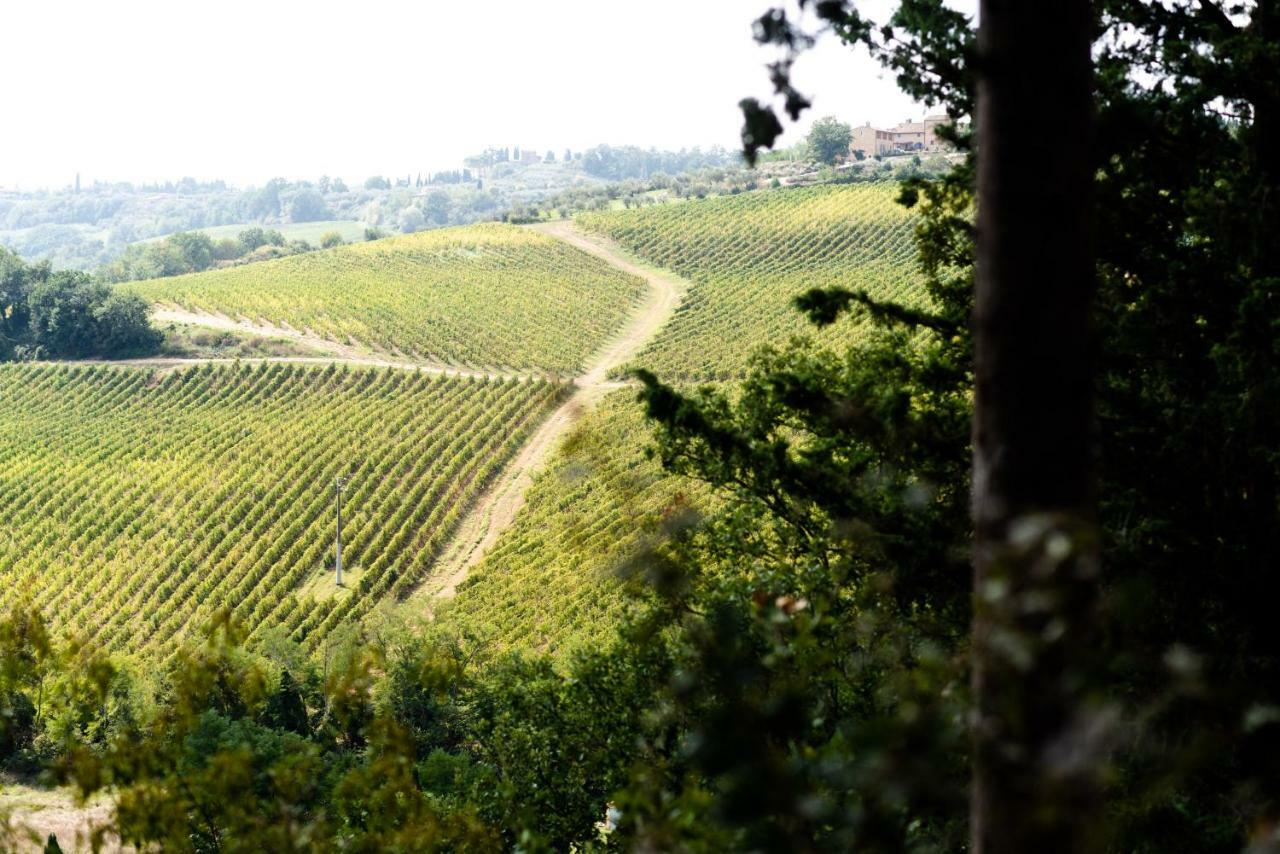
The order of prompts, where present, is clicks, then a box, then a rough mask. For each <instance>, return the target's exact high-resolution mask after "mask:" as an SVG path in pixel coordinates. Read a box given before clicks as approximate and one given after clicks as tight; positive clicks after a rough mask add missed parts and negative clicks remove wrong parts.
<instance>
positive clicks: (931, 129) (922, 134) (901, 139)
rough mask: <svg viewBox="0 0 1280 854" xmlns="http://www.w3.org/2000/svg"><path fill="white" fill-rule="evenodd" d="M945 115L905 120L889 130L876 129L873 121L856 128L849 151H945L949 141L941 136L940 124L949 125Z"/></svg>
mask: <svg viewBox="0 0 1280 854" xmlns="http://www.w3.org/2000/svg"><path fill="white" fill-rule="evenodd" d="M947 121H948V119H947V117H946V116H945V115H939V116H925V117H924V119H923V120H922V121H918V122H917V121H912V120H911V119H908V120H906V121H905V122H902V123H900V124H898V125H896V126H894V127H891V128H889V129H888V130H881V129H880V128H873V127H872V126H871V122H867V123H866V124H865V125H862V126H861V127H856V128H854V129H853V139H852V140H851V141H850V143H849V152H850V153H853V152H855V151H861V152H862V153H863V154H864V155H866V156H868V157H871V156H874V155H877V154H899V153H901V152H904V151H943V150H945V149H946V148H947V143H945V142H943V141H942V140H941V139H939V138H938V135H937V133H936V131H937V127H938V125H941V124H946V123H947Z"/></svg>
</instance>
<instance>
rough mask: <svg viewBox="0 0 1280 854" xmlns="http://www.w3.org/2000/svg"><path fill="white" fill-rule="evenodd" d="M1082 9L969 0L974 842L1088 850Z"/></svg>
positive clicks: (1088, 403) (1073, 0)
mask: <svg viewBox="0 0 1280 854" xmlns="http://www.w3.org/2000/svg"><path fill="white" fill-rule="evenodd" d="M1091 21H1092V17H1091V11H1090V4H1089V3H1088V2H1087V0H1044V2H1036V3H1029V2H1025V0H1021V1H1020V0H982V3H981V17H980V26H979V34H978V54H979V55H978V67H977V71H978V78H979V84H978V116H977V121H978V125H977V128H978V148H979V155H978V156H979V160H978V254H977V259H978V260H977V294H976V308H975V313H974V343H975V358H976V389H975V416H974V428H973V446H974V461H973V466H974V468H973V514H974V524H975V533H976V542H975V552H974V585H975V600H974V601H975V611H974V625H973V642H974V643H973V672H974V675H973V685H974V694H975V704H976V709H975V717H974V780H973V792H972V807H971V822H972V838H973V848H974V851H976V852H980V854H992V852H997V854H1004V852H1031V851H1034V852H1038V854H1044V852H1058V851H1062V852H1068V851H1070V852H1075V851H1086V850H1092V848H1093V846H1094V842H1095V840H1096V833H1097V830H1098V826H1099V820H1098V817H1099V795H1098V781H1097V766H1098V755H1099V752H1100V751H1099V747H1100V745H1099V741H1100V738H1099V736H1098V730H1099V726H1098V724H1099V723H1100V720H1101V719H1100V717H1099V716H1098V715H1097V714H1095V713H1094V711H1093V710H1092V709H1091V707H1090V704H1089V701H1090V697H1089V694H1088V685H1089V675H1088V671H1089V668H1088V661H1087V654H1088V651H1089V650H1090V649H1091V648H1092V644H1091V642H1090V641H1091V636H1092V633H1093V626H1094V619H1093V612H1094V609H1095V599H1096V587H1097V576H1098V554H1097V535H1096V521H1095V511H1094V502H1095V495H1094V490H1095V485H1094V484H1095V477H1094V466H1093V441H1092V431H1093V371H1094V369H1093V361H1094V360H1093V341H1092V337H1091V331H1090V305H1091V300H1092V294H1093V258H1092V253H1091V246H1090V243H1091V240H1090V223H1091V203H1092V199H1091V193H1090V187H1091V182H1092V175H1091V167H1090V138H1091V137H1090V134H1091V128H1092V115H1093V111H1092V65H1091V60H1090V34H1091Z"/></svg>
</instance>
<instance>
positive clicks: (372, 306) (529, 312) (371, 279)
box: [122, 224, 644, 374]
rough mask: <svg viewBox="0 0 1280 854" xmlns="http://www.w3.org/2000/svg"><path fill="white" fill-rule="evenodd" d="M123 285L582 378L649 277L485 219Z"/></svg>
mask: <svg viewBox="0 0 1280 854" xmlns="http://www.w3.org/2000/svg"><path fill="white" fill-rule="evenodd" d="M122 287H125V288H128V289H129V290H132V291H135V292H137V293H139V294H141V295H142V296H144V297H145V298H147V299H148V300H151V301H153V302H157V303H175V304H178V305H180V306H182V307H184V308H187V309H192V310H197V311H205V312H213V313H218V314H226V315H230V316H232V317H246V318H249V319H251V320H266V321H268V322H270V323H273V324H281V323H283V324H287V325H289V326H292V327H294V328H297V329H308V330H311V331H312V332H314V333H315V334H317V335H321V336H324V337H328V338H332V339H334V340H336V341H339V342H342V343H347V342H348V341H352V340H354V341H356V342H359V343H361V344H365V345H369V346H372V347H374V348H377V349H380V350H384V351H388V352H393V353H395V352H399V353H402V354H404V355H406V356H409V357H411V358H416V359H420V360H424V361H433V362H440V363H443V364H451V365H458V366H461V367H469V368H493V369H505V370H513V371H529V372H547V373H561V374H576V373H578V372H580V371H581V370H582V368H583V363H584V360H585V359H587V358H588V356H590V355H591V354H592V353H593V352H595V351H596V350H597V349H598V348H599V347H600V346H601V345H602V344H603V343H604V342H605V341H606V340H607V339H608V338H609V336H610V335H611V334H613V333H614V332H615V331H616V330H617V328H618V327H619V325H620V324H621V323H622V322H623V320H624V319H625V317H626V316H627V313H628V311H629V310H630V309H631V308H632V306H633V305H634V304H635V303H636V302H637V301H638V300H639V299H640V298H641V296H642V295H643V294H644V284H643V282H642V281H641V280H640V279H638V278H636V277H634V276H629V275H627V274H625V273H622V272H620V271H618V270H617V269H615V268H614V267H612V266H610V265H608V264H606V263H604V262H603V261H600V260H599V259H597V258H593V257H591V256H590V255H587V254H586V253H584V252H581V251H579V250H577V249H575V248H573V247H571V246H568V245H566V244H565V243H563V242H562V241H559V240H555V239H554V238H551V237H547V236H545V235H542V234H537V233H535V232H532V231H530V230H528V229H522V228H518V227H515V226H507V225H497V224H486V225H476V226H468V227H465V228H448V229H440V230H436V231H426V232H420V233H418V234H412V235H405V236H403V237H395V238H390V239H387V240H378V241H374V242H370V243H359V244H354V245H351V246H343V247H339V248H337V249H331V250H328V251H323V252H310V253H306V254H303V255H295V256H291V257H288V258H281V259H278V260H275V261H265V262H262V263H259V264H246V265H244V266H240V267H231V268H228V269H224V270H212V271H209V272H205V273H195V274H191V275H186V276H175V277H173V278H168V279H153V280H150V281H146V282H131V283H129V284H127V285H123V286H122Z"/></svg>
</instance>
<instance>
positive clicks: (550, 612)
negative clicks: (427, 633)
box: [436, 390, 705, 655]
mask: <svg viewBox="0 0 1280 854" xmlns="http://www.w3.org/2000/svg"><path fill="white" fill-rule="evenodd" d="M648 441H649V427H648V426H647V425H646V424H645V422H644V419H643V416H642V414H641V410H640V406H639V404H637V403H636V402H635V392H634V391H631V390H619V391H615V392H612V393H611V394H610V395H609V396H608V397H606V398H604V399H603V400H601V401H600V402H599V403H597V404H596V406H595V407H594V408H593V409H592V410H591V411H590V412H589V413H588V414H587V415H586V416H584V417H583V419H582V421H581V422H579V424H578V425H577V427H576V428H575V430H574V432H573V433H572V434H571V435H570V436H569V438H568V439H567V440H566V442H565V444H564V445H563V446H562V448H561V449H560V450H559V451H558V452H557V453H556V455H555V456H554V457H553V458H552V460H551V462H550V464H549V465H548V466H547V468H546V469H545V470H544V471H543V472H542V474H540V475H539V477H538V479H537V481H536V482H535V483H534V485H533V488H532V489H531V490H530V491H529V496H528V503H527V504H526V505H525V507H524V510H523V511H522V512H521V513H520V515H519V516H518V517H516V521H515V524H514V525H513V526H512V527H511V529H510V530H508V531H507V532H506V533H505V534H504V535H503V536H502V538H501V539H499V541H498V543H497V545H496V546H495V548H494V549H493V550H492V551H491V552H489V554H488V555H486V556H485V558H484V560H483V561H482V562H481V563H480V565H479V566H477V567H476V568H475V569H474V570H473V571H472V573H471V574H470V576H469V577H468V578H467V580H466V581H465V582H463V583H462V585H460V586H459V588H458V593H457V597H456V598H455V599H454V600H453V601H452V602H450V603H448V604H446V605H444V606H442V607H441V608H440V609H439V610H438V612H437V616H436V619H437V623H438V624H439V625H440V627H442V628H443V629H445V630H446V631H450V630H451V631H455V632H458V633H460V634H464V635H466V636H469V637H472V638H474V639H477V640H478V641H479V642H480V649H481V650H482V651H483V653H484V654H486V655H494V654H500V653H502V652H503V651H507V650H516V649H518V650H542V651H548V652H552V653H555V654H564V653H567V652H569V651H571V650H572V649H574V648H577V647H579V646H583V645H589V644H592V643H595V642H602V641H605V640H607V639H608V638H610V637H612V636H613V634H614V632H615V629H616V626H617V623H618V620H619V618H620V617H621V615H622V613H623V610H624V608H625V603H626V597H625V595H624V592H623V586H624V583H625V582H624V580H623V578H622V577H621V576H620V575H619V573H618V570H620V569H621V568H623V566H624V565H625V564H626V562H627V561H628V559H630V558H631V557H633V556H634V555H636V553H637V552H638V551H639V550H640V549H641V548H642V546H643V545H644V544H645V543H646V542H648V541H650V540H651V539H652V537H653V536H654V533H653V526H654V523H655V522H656V521H657V520H658V519H659V518H660V517H661V515H662V514H663V513H664V512H667V511H669V510H671V509H673V508H676V507H681V506H685V505H686V504H687V503H688V502H697V501H699V500H701V499H703V498H705V495H704V490H703V489H701V488H700V487H699V486H698V485H697V484H693V483H690V482H687V481H684V480H682V479H680V478H677V477H674V476H671V477H664V476H663V473H662V470H661V467H660V466H659V465H658V463H657V462H656V461H654V460H650V459H648V458H646V456H645V452H644V448H645V446H646V445H647V444H648ZM635 583H641V582H640V581H639V580H638V579H637V580H636V582H635Z"/></svg>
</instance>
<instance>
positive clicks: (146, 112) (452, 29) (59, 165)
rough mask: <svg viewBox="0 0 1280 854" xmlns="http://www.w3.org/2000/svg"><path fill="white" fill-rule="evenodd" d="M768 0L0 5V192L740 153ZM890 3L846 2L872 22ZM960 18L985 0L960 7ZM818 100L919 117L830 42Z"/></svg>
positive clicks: (821, 111)
mask: <svg viewBox="0 0 1280 854" xmlns="http://www.w3.org/2000/svg"><path fill="white" fill-rule="evenodd" d="M770 5H774V4H772V3H770V2H769V0H644V2H622V0H520V2H514V1H513V0H489V2H486V3H483V4H479V3H475V2H466V3H464V2H440V0H417V1H416V2H391V0H360V2H352V0H345V2H341V3H338V2H329V0H305V2H294V0H252V2H248V1H247V0H222V2H218V3H188V2H174V0H116V2H111V3H104V2H101V0H40V2H22V3H12V4H6V6H7V8H6V9H5V13H4V18H5V24H4V29H5V34H4V37H3V44H2V47H0V94H2V96H3V97H2V99H0V104H3V110H4V114H5V120H4V125H5V129H4V130H3V131H2V132H0V187H5V188H10V189H12V188H14V187H20V188H21V189H34V188H38V187H61V186H65V185H67V184H69V183H71V181H72V180H73V179H74V176H75V174H76V173H77V172H79V173H80V174H81V176H82V180H83V181H84V182H85V183H91V182H92V181H94V180H103V181H118V180H128V181H135V182H139V181H154V180H168V179H177V178H181V177H183V176H187V175H190V176H193V177H196V178H199V179H202V180H208V179H216V178H221V179H225V180H227V181H229V182H231V183H233V184H235V185H237V186H248V185H251V184H255V183H261V182H262V181H265V180H266V179H268V178H271V177H273V176H281V177H285V178H290V179H298V178H311V179H314V178H317V177H319V176H320V175H322V174H327V175H330V176H339V177H342V178H344V179H346V180H348V181H360V180H363V178H364V177H367V176H369V175H374V174H396V175H399V174H407V173H410V172H413V173H417V172H426V171H436V170H440V169H450V168H458V167H460V166H461V159H462V158H463V157H464V156H465V155H467V154H470V153H473V152H477V151H479V150H482V149H483V148H485V147H487V146H489V145H499V146H517V145H518V146H520V147H521V148H526V149H535V150H537V151H539V152H543V151H546V150H548V149H553V150H555V152H556V154H557V156H559V155H560V153H561V152H563V150H564V149H565V148H566V147H567V148H572V149H583V148H588V147H590V146H593V145H597V144H600V143H609V144H619V145H621V144H630V145H640V146H644V147H650V146H654V147H658V148H681V147H692V146H695V145H701V146H703V147H707V146H710V145H715V144H719V145H724V146H730V147H732V146H736V145H737V144H738V131H739V128H740V125H741V116H740V113H739V112H738V109H737V102H738V101H739V100H740V99H742V98H743V97H746V96H756V97H761V98H764V97H766V96H768V95H769V94H770V87H769V84H768V80H767V77H766V74H765V71H764V68H763V65H764V63H765V62H767V61H769V60H770V59H771V58H772V56H773V54H772V53H771V52H770V51H769V50H768V49H765V48H761V47H759V46H758V45H756V44H755V43H754V41H753V39H752V37H751V22H752V20H753V19H754V18H755V17H756V16H758V15H759V14H760V12H761V11H763V10H764V9H765V8H767V7H769V6H770ZM890 5H891V4H890V0H868V1H866V2H862V3H860V4H859V8H860V9H862V10H863V11H864V12H866V13H868V14H871V15H873V16H875V15H877V14H879V15H880V16H881V17H883V15H884V13H885V10H886V8H887V7H888V6H890ZM954 5H955V6H956V7H957V8H960V9H962V10H964V11H972V7H973V6H975V5H976V0H955V2H954ZM794 77H795V79H796V81H797V82H798V83H799V84H800V88H801V90H802V91H804V92H806V93H807V94H809V95H810V96H811V97H812V100H813V102H814V109H813V110H812V111H810V113H809V114H808V115H807V117H806V119H805V120H804V121H803V122H802V123H801V125H800V126H798V127H797V128H796V129H793V130H791V131H789V133H788V137H787V140H788V141H794V140H795V139H797V138H799V136H800V135H802V134H803V132H804V131H805V129H806V127H807V125H808V123H809V122H811V121H812V120H813V119H814V118H817V117H820V116H824V115H836V116H838V117H840V118H841V119H843V120H845V121H848V122H851V123H855V124H860V123H863V122H866V121H870V122H872V123H873V124H878V125H885V126H887V125H892V124H895V123H897V122H899V121H902V120H903V119H906V118H918V117H920V116H921V115H923V113H924V112H925V111H924V109H923V108H922V107H920V106H918V105H915V104H913V103H912V102H911V100H910V99H909V98H907V97H906V96H905V95H903V94H902V93H901V92H899V91H898V89H897V86H896V85H895V84H894V82H893V79H892V75H891V74H888V73H886V72H885V71H884V70H883V69H882V68H881V67H880V66H879V65H878V64H877V63H876V62H874V61H873V60H871V59H870V57H868V56H866V55H865V53H861V52H857V51H854V50H852V49H851V48H849V47H847V46H843V45H841V44H839V43H838V42H837V41H836V40H835V39H834V38H831V39H827V40H826V41H824V42H822V43H820V44H819V46H818V47H817V48H816V49H815V50H814V51H812V52H811V53H810V54H808V55H806V56H805V57H804V58H803V59H802V60H801V61H800V62H799V63H798V64H797V66H796V70H795V75H794Z"/></svg>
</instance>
